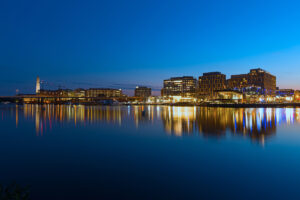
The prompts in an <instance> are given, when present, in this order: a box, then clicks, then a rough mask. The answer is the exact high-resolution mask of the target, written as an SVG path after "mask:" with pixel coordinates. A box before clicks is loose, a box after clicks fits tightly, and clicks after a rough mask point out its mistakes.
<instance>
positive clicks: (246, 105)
mask: <svg viewBox="0 0 300 200" xmlns="http://www.w3.org/2000/svg"><path fill="white" fill-rule="evenodd" d="M25 104H32V105H72V106H74V105H75V106H76V105H84V106H174V107H180V106H187V107H191V106H192V107H194V106H196V107H220V108H288V107H292V108H297V107H299V108H300V103H264V104H255V103H252V104H250V103H236V104H214V103H201V104H199V103H198V104H192V103H171V104H169V103H168V104H154V103H152V104H147V103H140V104H129V103H124V104H122V103H119V104H101V103H69V104H65V103H19V104H18V103H11V102H10V103H4V102H0V105H25Z"/></svg>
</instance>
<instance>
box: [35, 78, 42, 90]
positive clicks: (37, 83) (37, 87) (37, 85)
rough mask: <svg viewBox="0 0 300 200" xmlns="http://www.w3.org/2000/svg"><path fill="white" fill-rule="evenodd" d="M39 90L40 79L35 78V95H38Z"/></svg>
mask: <svg viewBox="0 0 300 200" xmlns="http://www.w3.org/2000/svg"><path fill="white" fill-rule="evenodd" d="M40 90H41V83H40V77H37V78H36V86H35V93H36V94H39V93H40Z"/></svg>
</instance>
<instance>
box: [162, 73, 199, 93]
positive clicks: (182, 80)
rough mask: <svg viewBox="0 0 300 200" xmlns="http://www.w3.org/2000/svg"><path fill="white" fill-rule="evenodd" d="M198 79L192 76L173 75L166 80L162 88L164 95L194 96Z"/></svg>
mask: <svg viewBox="0 0 300 200" xmlns="http://www.w3.org/2000/svg"><path fill="white" fill-rule="evenodd" d="M196 82H197V81H196V79H195V78H194V77H192V76H183V77H172V78H170V79H166V80H164V87H163V89H162V90H161V95H162V96H184V97H189V96H194V95H195V92H196Z"/></svg>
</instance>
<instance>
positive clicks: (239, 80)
mask: <svg viewBox="0 0 300 200" xmlns="http://www.w3.org/2000/svg"><path fill="white" fill-rule="evenodd" d="M227 83H228V88H230V89H235V90H240V91H243V90H244V89H245V88H249V87H255V88H260V89H259V91H260V93H262V94H274V93H275V91H276V76H274V75H272V74H270V73H269V72H267V71H265V70H263V69H261V68H257V69H251V70H250V72H249V73H248V74H239V75H231V78H230V79H228V81H227Z"/></svg>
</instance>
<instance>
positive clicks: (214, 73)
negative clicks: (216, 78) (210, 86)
mask: <svg viewBox="0 0 300 200" xmlns="http://www.w3.org/2000/svg"><path fill="white" fill-rule="evenodd" d="M220 74H221V72H206V73H203V76H211V75H220Z"/></svg>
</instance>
